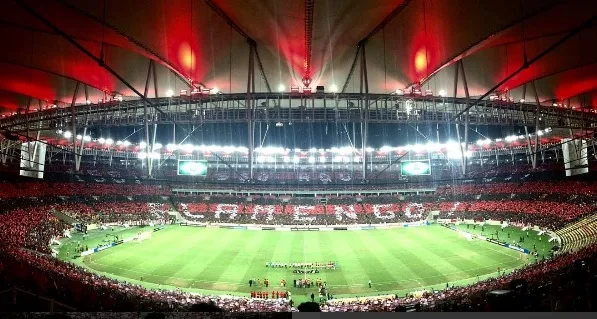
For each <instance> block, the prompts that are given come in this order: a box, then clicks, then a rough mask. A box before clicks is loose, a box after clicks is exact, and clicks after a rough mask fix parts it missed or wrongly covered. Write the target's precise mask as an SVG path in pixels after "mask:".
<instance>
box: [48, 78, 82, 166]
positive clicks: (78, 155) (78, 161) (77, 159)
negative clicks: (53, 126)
mask: <svg viewBox="0 0 597 319" xmlns="http://www.w3.org/2000/svg"><path fill="white" fill-rule="evenodd" d="M83 89H84V91H85V101H89V92H88V90H87V85H85V84H84V85H83ZM87 108H88V111H91V104H90V105H88V106H87ZM88 115H89V112H86V113H85V120H84V121H83V122H84V123H85V127H83V138H82V139H81V148H80V150H79V153H75V166H76V167H77V171H78V170H79V169H80V168H81V158H82V157H83V147H85V135H87V124H88ZM38 139H39V138H38Z"/></svg>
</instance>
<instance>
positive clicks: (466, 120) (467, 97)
mask: <svg viewBox="0 0 597 319" xmlns="http://www.w3.org/2000/svg"><path fill="white" fill-rule="evenodd" d="M460 71H461V72H462V84H463V85H464V95H465V96H466V104H467V106H468V101H469V98H470V95H469V92H468V82H467V81H466V73H465V72H464V62H463V61H462V59H461V60H460ZM467 108H468V107H467ZM468 124H469V110H467V111H466V113H465V115H464V150H463V152H462V175H466V167H467V165H468V159H467V157H466V154H467V153H468Z"/></svg>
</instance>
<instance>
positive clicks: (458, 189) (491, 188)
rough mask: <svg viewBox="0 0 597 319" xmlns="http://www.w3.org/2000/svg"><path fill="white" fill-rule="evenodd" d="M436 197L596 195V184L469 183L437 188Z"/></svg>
mask: <svg viewBox="0 0 597 319" xmlns="http://www.w3.org/2000/svg"><path fill="white" fill-rule="evenodd" d="M435 193H436V194H437V195H453V194H519V193H524V194H567V195H572V194H583V195H587V196H594V195H597V183H594V182H588V181H549V182H546V181H542V182H538V181H525V182H516V183H514V182H505V183H484V184H479V183H469V184H460V185H447V186H441V187H438V188H437V189H436V191H435Z"/></svg>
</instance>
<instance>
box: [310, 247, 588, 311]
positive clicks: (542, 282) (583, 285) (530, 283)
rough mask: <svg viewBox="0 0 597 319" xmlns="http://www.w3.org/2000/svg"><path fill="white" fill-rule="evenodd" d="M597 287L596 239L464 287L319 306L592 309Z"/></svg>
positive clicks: (338, 308) (359, 308) (324, 308)
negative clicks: (574, 249) (588, 243)
mask: <svg viewBox="0 0 597 319" xmlns="http://www.w3.org/2000/svg"><path fill="white" fill-rule="evenodd" d="M498 290H502V292H504V291H506V292H507V293H506V294H504V297H501V298H500V297H494V296H493V295H492V294H491V292H493V291H498ZM596 293H597V245H591V246H588V247H585V248H583V249H580V250H578V251H575V252H571V253H567V254H562V255H559V256H557V257H555V258H553V259H550V260H547V261H541V262H538V263H535V264H530V265H528V266H527V267H525V268H521V269H517V270H514V271H512V272H511V273H508V274H504V275H502V276H499V277H497V278H491V279H487V280H484V281H481V282H478V283H475V284H472V285H470V286H466V287H447V288H446V289H443V288H439V287H438V290H435V291H432V292H425V293H423V294H422V295H420V296H414V295H413V294H409V295H407V296H405V297H400V296H397V295H394V296H387V297H370V298H355V299H352V300H331V301H328V302H327V303H326V304H323V305H322V306H321V310H322V311H324V312H326V311H329V312H332V311H335V312H338V311H339V312H355V311H396V310H398V311H399V310H403V311H404V310H407V309H409V308H410V309H413V310H415V309H416V310H418V311H492V310H493V311H495V310H509V311H523V310H526V311H566V310H567V311H590V310H591V309H594V306H595V305H594V302H595V300H597V299H595V296H596ZM496 296H497V295H496ZM500 299H501V300H500Z"/></svg>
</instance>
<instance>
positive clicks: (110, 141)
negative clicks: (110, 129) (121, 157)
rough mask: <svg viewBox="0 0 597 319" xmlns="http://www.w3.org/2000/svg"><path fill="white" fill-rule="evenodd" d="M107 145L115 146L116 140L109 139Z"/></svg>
mask: <svg viewBox="0 0 597 319" xmlns="http://www.w3.org/2000/svg"><path fill="white" fill-rule="evenodd" d="M105 143H106V145H112V144H114V140H113V139H111V138H107V139H106V142H105Z"/></svg>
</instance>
